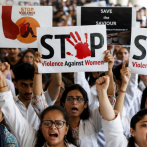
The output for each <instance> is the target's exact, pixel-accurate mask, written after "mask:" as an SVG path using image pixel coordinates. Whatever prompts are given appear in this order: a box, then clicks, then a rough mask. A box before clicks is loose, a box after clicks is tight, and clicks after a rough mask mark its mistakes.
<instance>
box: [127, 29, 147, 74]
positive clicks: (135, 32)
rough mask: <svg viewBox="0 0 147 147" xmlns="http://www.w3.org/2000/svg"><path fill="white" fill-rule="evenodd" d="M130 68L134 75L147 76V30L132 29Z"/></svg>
mask: <svg viewBox="0 0 147 147" xmlns="http://www.w3.org/2000/svg"><path fill="white" fill-rule="evenodd" d="M129 67H130V68H131V70H132V72H133V73H138V74H143V75H147V29H146V28H144V29H143V28H132V38H131V49H130V58H129Z"/></svg>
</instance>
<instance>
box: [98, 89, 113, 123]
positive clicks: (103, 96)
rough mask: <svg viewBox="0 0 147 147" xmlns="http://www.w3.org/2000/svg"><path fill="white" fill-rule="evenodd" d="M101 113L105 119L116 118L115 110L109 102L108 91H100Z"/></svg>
mask: <svg viewBox="0 0 147 147" xmlns="http://www.w3.org/2000/svg"><path fill="white" fill-rule="evenodd" d="M98 95H99V103H100V113H101V115H102V117H103V119H105V120H108V121H111V120H113V119H114V118H115V112H114V110H113V108H112V106H111V104H110V102H109V99H108V96H107V93H106V92H103V91H102V92H99V93H98Z"/></svg>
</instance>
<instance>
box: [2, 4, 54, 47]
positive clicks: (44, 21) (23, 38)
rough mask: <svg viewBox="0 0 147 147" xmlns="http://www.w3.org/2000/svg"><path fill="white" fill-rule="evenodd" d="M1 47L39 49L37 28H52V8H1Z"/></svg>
mask: <svg viewBox="0 0 147 147" xmlns="http://www.w3.org/2000/svg"><path fill="white" fill-rule="evenodd" d="M0 16H1V19H0V47H5V48H12V47H14V48H28V47H29V48H37V32H36V31H37V29H36V28H37V27H51V26H52V7H51V6H0Z"/></svg>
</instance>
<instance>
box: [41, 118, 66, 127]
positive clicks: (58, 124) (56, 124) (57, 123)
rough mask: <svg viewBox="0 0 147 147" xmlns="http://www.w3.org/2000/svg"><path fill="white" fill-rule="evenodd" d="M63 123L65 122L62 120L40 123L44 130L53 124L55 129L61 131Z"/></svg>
mask: <svg viewBox="0 0 147 147" xmlns="http://www.w3.org/2000/svg"><path fill="white" fill-rule="evenodd" d="M64 123H66V122H64V121H62V120H55V121H52V120H44V121H42V124H43V126H44V127H45V128H50V127H51V126H52V124H55V127H56V128H58V129H61V128H62V127H63V126H64Z"/></svg>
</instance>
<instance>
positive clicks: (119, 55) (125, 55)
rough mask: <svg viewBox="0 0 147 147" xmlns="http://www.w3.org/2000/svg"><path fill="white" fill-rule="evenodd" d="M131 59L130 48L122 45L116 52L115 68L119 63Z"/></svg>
mask: <svg viewBox="0 0 147 147" xmlns="http://www.w3.org/2000/svg"><path fill="white" fill-rule="evenodd" d="M128 59H129V49H128V48H127V47H121V48H120V49H118V51H117V52H116V59H115V61H114V66H113V68H116V67H117V66H118V65H119V64H121V63H123V62H124V61H126V60H128Z"/></svg>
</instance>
